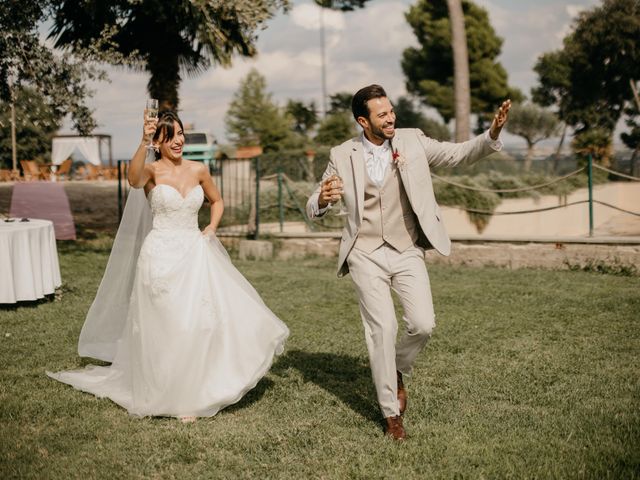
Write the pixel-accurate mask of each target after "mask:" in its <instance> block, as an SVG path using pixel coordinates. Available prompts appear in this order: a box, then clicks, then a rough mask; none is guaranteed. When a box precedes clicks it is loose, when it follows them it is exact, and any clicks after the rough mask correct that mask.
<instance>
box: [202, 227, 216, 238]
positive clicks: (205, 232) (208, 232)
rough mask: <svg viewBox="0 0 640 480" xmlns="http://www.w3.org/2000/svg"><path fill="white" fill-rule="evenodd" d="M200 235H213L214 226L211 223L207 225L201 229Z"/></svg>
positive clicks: (214, 233) (214, 232)
mask: <svg viewBox="0 0 640 480" xmlns="http://www.w3.org/2000/svg"><path fill="white" fill-rule="evenodd" d="M202 235H204V236H205V237H209V236H211V237H215V236H216V227H214V226H212V225H207V226H206V227H205V229H204V230H202Z"/></svg>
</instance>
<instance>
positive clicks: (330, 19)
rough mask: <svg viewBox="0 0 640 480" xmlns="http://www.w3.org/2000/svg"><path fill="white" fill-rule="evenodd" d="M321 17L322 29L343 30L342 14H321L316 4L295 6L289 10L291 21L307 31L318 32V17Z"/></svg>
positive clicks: (326, 11)
mask: <svg viewBox="0 0 640 480" xmlns="http://www.w3.org/2000/svg"><path fill="white" fill-rule="evenodd" d="M321 14H322V16H323V21H324V27H325V29H327V30H343V29H344V28H345V19H344V14H343V13H341V12H337V11H335V10H327V9H324V11H322V12H321V9H320V7H318V6H317V5H316V4H306V3H305V4H302V5H296V6H294V7H293V9H292V10H291V13H290V15H291V20H293V23H294V24H296V25H298V26H299V27H302V28H305V29H307V30H320V15H321Z"/></svg>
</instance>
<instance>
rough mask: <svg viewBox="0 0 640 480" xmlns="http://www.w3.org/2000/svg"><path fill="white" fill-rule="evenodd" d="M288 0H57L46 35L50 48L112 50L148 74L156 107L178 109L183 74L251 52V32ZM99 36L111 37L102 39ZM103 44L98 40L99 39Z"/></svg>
mask: <svg viewBox="0 0 640 480" xmlns="http://www.w3.org/2000/svg"><path fill="white" fill-rule="evenodd" d="M288 6H289V0H236V1H233V2H220V1H216V0H201V1H198V2H195V1H190V0H173V1H170V2H167V1H164V0H138V1H134V0H110V1H108V2H106V1H102V0H89V1H87V0H84V1H83V0H61V1H60V2H59V3H58V4H57V5H56V6H55V7H54V10H53V11H54V23H53V27H52V29H51V33H50V37H51V38H54V39H55V41H56V47H63V48H71V49H72V50H76V49H86V48H89V47H91V46H92V45H96V44H99V45H100V47H99V48H100V50H102V51H109V50H115V51H117V52H118V53H119V54H121V55H123V56H124V57H127V58H128V59H130V60H131V59H133V60H135V61H137V63H129V64H128V65H129V66H131V67H132V68H135V69H139V70H143V71H148V72H149V74H150V79H149V83H148V85H147V89H148V91H149V95H150V96H151V97H153V98H157V99H159V100H160V109H172V110H177V108H178V88H179V86H180V81H181V80H182V75H183V74H187V75H196V74H198V73H201V72H203V71H204V70H206V69H207V68H209V67H210V66H211V65H213V64H219V65H222V66H229V65H230V64H231V59H232V57H233V55H235V54H240V55H242V56H253V55H254V54H255V53H256V48H255V40H256V33H255V32H256V30H257V29H258V28H259V27H261V26H262V25H263V24H264V22H265V21H266V20H267V19H269V18H271V17H272V16H273V15H274V13H275V12H276V11H277V10H278V9H279V8H285V9H286V8H288ZM105 32H113V34H112V36H111V37H110V39H109V41H104V37H105ZM101 40H102V41H101Z"/></svg>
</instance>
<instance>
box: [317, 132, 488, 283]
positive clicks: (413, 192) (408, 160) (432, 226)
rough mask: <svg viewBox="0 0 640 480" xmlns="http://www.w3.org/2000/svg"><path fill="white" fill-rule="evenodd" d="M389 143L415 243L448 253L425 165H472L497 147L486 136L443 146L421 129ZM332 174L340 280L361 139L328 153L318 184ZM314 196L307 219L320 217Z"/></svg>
mask: <svg viewBox="0 0 640 480" xmlns="http://www.w3.org/2000/svg"><path fill="white" fill-rule="evenodd" d="M391 145H392V150H393V151H394V152H397V153H398V154H399V156H398V158H397V162H398V164H397V168H398V171H399V173H400V177H401V179H402V184H403V186H404V190H405V192H406V195H407V197H408V200H409V203H410V205H411V209H412V210H413V212H414V213H415V216H416V219H417V221H418V224H419V230H420V232H419V239H418V242H417V243H418V245H419V246H422V247H424V248H435V249H436V250H437V251H438V252H439V253H441V254H442V255H449V253H450V252H451V240H450V239H449V235H448V234H447V231H446V229H445V226H444V223H443V220H442V214H441V212H440V207H439V206H438V204H437V202H436V199H435V196H434V193H433V184H432V183H431V172H430V169H429V167H430V166H437V165H445V166H455V165H458V164H459V163H460V162H463V161H466V162H473V161H475V160H478V159H480V158H482V157H484V156H486V155H489V154H491V153H493V152H495V151H496V150H497V149H499V147H497V148H494V147H493V146H492V145H491V143H490V142H489V139H488V135H487V134H486V133H485V134H482V135H479V136H477V137H475V138H474V139H471V140H469V141H467V142H463V143H449V142H439V141H437V140H433V139H431V138H429V137H427V136H426V135H425V134H424V133H423V132H422V131H420V130H418V129H412V128H406V129H396V132H395V136H394V137H393V140H392V142H391ZM334 174H335V175H338V176H340V178H342V181H343V184H344V187H343V190H344V193H343V202H344V205H345V208H346V210H347V217H346V223H345V226H344V229H343V230H342V239H341V241H340V250H339V254H338V276H343V275H345V274H346V273H348V271H349V266H348V264H347V262H346V260H347V257H348V255H349V253H350V252H351V249H352V248H353V247H354V244H355V242H356V238H357V236H358V231H359V229H360V226H361V224H362V217H363V210H364V199H365V195H364V190H365V175H366V169H365V162H364V154H363V146H362V137H361V136H359V137H356V138H352V139H351V140H348V141H346V142H344V143H343V144H342V145H339V146H337V147H334V148H332V149H331V154H330V159H329V164H328V165H327V169H326V170H325V172H324V174H323V176H322V178H323V180H324V179H326V178H328V177H330V176H331V175H334ZM319 194H320V186H318V188H317V189H316V191H315V192H314V193H313V194H312V195H311V197H309V201H308V202H307V214H308V215H309V218H312V219H313V218H317V217H320V216H322V215H320V214H319V213H318V208H317V204H318V197H319Z"/></svg>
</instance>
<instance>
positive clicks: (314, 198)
mask: <svg viewBox="0 0 640 480" xmlns="http://www.w3.org/2000/svg"><path fill="white" fill-rule="evenodd" d="M333 151H334V149H333V148H332V149H331V153H330V154H329V163H328V164H327V168H326V169H325V171H324V173H323V174H322V180H320V183H318V186H317V187H316V189H315V190H314V191H313V193H312V194H311V196H310V197H309V200H307V216H308V217H309V218H310V219H311V220H313V219H314V218H320V217H322V216H323V215H324V214H325V213H326V212H327V210H329V209H330V208H331V204H329V205H327V206H325V207H324V208H320V206H319V205H318V200H319V199H320V191H321V189H322V184H323V182H324V181H325V180H326V179H327V178H329V177H332V176H333V175H337V171H336V167H335V162H334V159H333V156H334V153H333Z"/></svg>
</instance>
